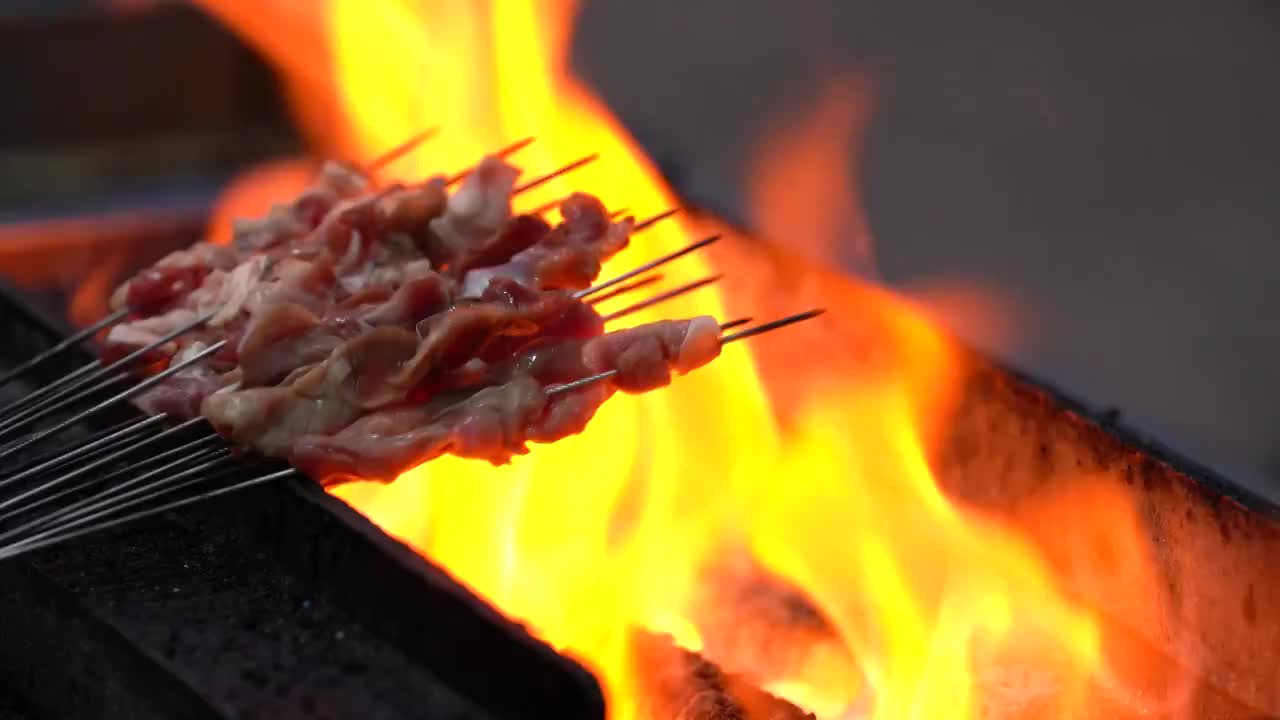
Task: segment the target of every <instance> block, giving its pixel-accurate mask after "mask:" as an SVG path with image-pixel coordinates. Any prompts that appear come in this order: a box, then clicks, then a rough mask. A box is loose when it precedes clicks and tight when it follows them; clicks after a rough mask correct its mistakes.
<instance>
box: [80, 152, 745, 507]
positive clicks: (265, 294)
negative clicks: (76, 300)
mask: <svg viewBox="0 0 1280 720" xmlns="http://www.w3.org/2000/svg"><path fill="white" fill-rule="evenodd" d="M519 175H520V171H519V170H518V169H517V168H516V167H514V166H512V165H510V164H508V163H507V162H506V161H505V160H503V159H502V158H501V157H498V156H489V157H486V158H484V159H483V160H482V161H481V162H480V163H479V164H478V165H477V166H475V167H474V168H473V169H472V170H471V171H470V172H468V173H466V174H465V176H464V177H460V178H455V179H453V180H450V179H447V178H444V177H433V178H430V179H428V180H426V181H424V182H419V183H415V184H412V185H393V186H391V187H385V188H376V187H373V186H372V185H371V184H370V182H369V181H368V179H367V178H366V176H365V174H363V173H362V172H360V171H358V170H356V169H354V168H351V167H349V166H346V165H342V164H338V163H329V164H327V165H326V166H325V167H324V169H323V170H322V171H321V172H320V173H319V175H318V176H317V177H316V178H315V179H314V181H313V182H312V184H311V186H310V187H308V188H307V189H306V190H305V191H304V192H303V193H301V194H300V195H299V196H297V197H296V198H294V199H293V201H292V202H290V203H288V204H286V205H279V206H276V207H274V208H273V209H272V210H271V211H270V212H269V213H268V214H267V215H266V216H265V217H263V218H261V219H256V220H252V221H242V222H240V223H238V224H237V225H236V227H235V231H234V238H233V241H232V243H231V244H230V245H229V246H219V245H213V244H208V243H197V244H196V245H194V246H192V247H190V248H188V249H186V250H182V251H178V252H175V253H173V254H171V255H169V256H167V257H165V258H164V259H162V260H160V261H159V262H157V263H156V264H155V265H154V266H152V267H150V268H147V269H145V270H143V271H142V272H140V273H138V274H137V275H135V276H134V277H133V278H131V279H130V280H128V281H127V282H125V283H124V284H123V285H122V286H121V287H120V288H119V289H118V290H117V291H116V292H115V294H114V295H113V296H112V300H111V302H112V307H113V309H121V308H127V309H128V311H129V313H130V315H129V319H128V320H127V321H126V322H122V323H120V324H117V325H116V326H114V327H113V328H112V329H111V331H110V332H109V334H108V335H107V337H106V338H105V341H104V352H103V354H104V357H105V359H109V358H112V357H117V358H118V357H122V356H124V355H127V354H129V353H135V352H139V351H141V350H143V349H145V350H146V358H145V359H147V360H149V361H150V362H149V364H148V367H150V368H151V369H153V370H155V369H160V368H164V367H170V368H172V367H175V366H178V365H180V364H182V363H183V362H188V364H187V365H186V366H185V367H182V369H181V370H180V371H178V372H176V373H174V374H171V375H169V376H168V377H166V378H165V379H164V380H163V382H160V383H158V384H156V385H154V386H153V387H151V388H150V389H148V390H147V391H146V392H145V393H143V394H141V395H139V396H138V397H136V398H135V402H136V403H137V404H138V405H139V406H140V407H142V408H143V409H144V410H145V411H147V412H149V413H152V414H155V413H161V412H163V413H166V414H168V415H169V416H171V417H179V418H194V417H197V416H203V417H204V418H206V419H207V420H208V421H209V422H210V423H211V424H212V425H213V427H214V428H215V429H217V431H218V432H219V433H220V434H221V435H222V436H223V437H225V438H227V439H228V440H230V441H231V442H232V443H234V444H235V445H237V446H239V447H242V448H248V449H253V450H256V451H258V452H261V453H263V454H266V455H268V456H273V457H278V458H284V459H287V460H288V461H289V462H290V463H292V464H293V465H294V466H295V467H297V468H299V469H300V470H302V471H303V472H305V473H307V474H308V475H310V476H311V477H313V478H314V479H316V480H318V481H320V482H323V483H335V482H342V481H345V480H349V479H380V480H384V481H390V480H392V479H394V478H395V477H396V476H397V475H399V474H400V473H401V472H403V471H404V470H407V469H409V468H411V467H413V466H415V465H417V464H419V463H421V462H424V461H427V460H430V459H433V458H435V457H438V456H440V455H443V454H446V453H448V454H453V455H457V456H461V457H466V458H477V459H485V460H488V461H490V462H491V463H494V464H503V463H507V462H509V461H510V460H511V458H512V457H513V456H515V455H520V454H524V453H526V452H528V449H527V445H528V443H531V442H533V443H549V442H554V441H556V440H558V439H560V438H563V437H566V436H568V435H572V434H575V433H579V432H581V431H582V430H583V429H584V428H585V427H586V425H587V423H588V422H589V421H590V419H591V417H592V416H593V415H594V413H595V411H596V409H597V408H599V407H600V406H601V404H602V403H603V402H605V400H607V399H608V398H609V397H610V396H611V395H612V394H613V393H614V392H616V391H618V390H621V391H623V392H630V393H635V392H644V391H647V390H652V389H655V388H658V387H662V386H664V385H666V384H668V383H669V382H670V378H671V375H672V373H673V372H674V373H676V374H683V373H687V372H689V371H691V370H694V369H696V368H698V367H701V366H702V365H705V364H706V363H708V362H710V361H711V360H713V359H714V358H716V357H717V356H718V355H719V353H720V348H721V343H722V336H721V327H720V325H719V324H718V322H717V321H716V320H715V319H713V318H710V317H696V318H690V319H684V320H669V321H660V322H655V323H649V324H646V325H640V326H637V327H634V328H630V329H627V330H621V331H615V332H605V330H604V321H603V319H602V317H601V316H600V314H599V313H597V312H596V310H595V309H593V307H592V305H591V304H590V303H589V301H588V297H587V296H588V295H589V294H590V292H591V291H592V283H594V282H596V280H597V276H598V275H599V273H600V269H601V265H602V263H603V262H604V261H606V260H607V259H608V258H610V257H612V256H613V255H614V254H616V253H618V252H619V251H620V250H622V249H624V248H625V247H627V245H628V242H629V237H630V234H631V232H632V231H633V229H634V228H635V222H634V220H633V219H632V218H630V217H626V218H621V219H617V220H615V219H613V218H611V216H610V213H609V212H608V210H607V209H606V208H605V206H604V205H603V204H602V203H601V202H600V201H599V200H597V199H596V198H594V197H592V196H590V195H586V194H582V193H578V194H574V195H572V196H570V197H568V198H566V199H565V200H564V201H562V202H561V203H560V204H559V212H560V216H561V219H560V220H559V222H557V223H555V224H552V223H549V222H547V221H546V220H544V219H543V218H542V217H540V216H539V215H536V214H513V213H512V210H511V200H512V194H513V191H514V190H515V189H516V181H517V178H518V177H519ZM597 376H602V377H601V378H599V379H600V381H598V382H587V383H583V382H582V380H583V379H584V378H589V377H597Z"/></svg>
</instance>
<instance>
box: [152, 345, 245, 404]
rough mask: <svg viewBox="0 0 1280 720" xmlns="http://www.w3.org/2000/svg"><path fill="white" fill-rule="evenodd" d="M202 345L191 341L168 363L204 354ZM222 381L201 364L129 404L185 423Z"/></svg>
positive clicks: (219, 388) (218, 387)
mask: <svg viewBox="0 0 1280 720" xmlns="http://www.w3.org/2000/svg"><path fill="white" fill-rule="evenodd" d="M207 348H208V346H207V345H205V344H204V343H202V342H193V343H191V344H190V345H188V346H187V347H185V348H183V349H182V350H180V351H178V352H177V353H175V354H174V356H173V359H172V360H171V361H170V363H171V364H180V363H183V362H186V361H187V360H188V359H190V358H192V357H194V356H195V355H198V354H199V353H201V352H204V350H206V349H207ZM225 384H226V381H225V379H224V378H223V377H222V376H221V375H219V374H218V373H216V372H214V371H213V370H212V369H210V368H209V367H208V365H206V364H203V363H195V364H192V365H190V366H188V367H186V368H183V369H182V370H180V371H178V372H177V373H174V374H173V375H170V376H169V377H167V378H165V379H164V380H163V381H162V382H160V383H159V384H157V385H154V386H152V387H151V388H150V389H148V390H146V391H145V392H143V393H142V394H140V395H138V396H137V397H136V398H134V400H133V402H134V404H135V405H137V406H138V407H139V408H141V409H142V410H143V411H144V412H146V413H148V414H151V415H158V414H160V413H167V414H168V415H169V416H170V417H173V418H176V419H180V420H187V419H190V418H193V417H196V416H197V415H199V414H200V405H201V403H202V402H204V399H205V398H206V397H208V396H209V395H212V394H213V393H215V392H217V391H218V390H221V389H222V388H223V387H224V386H225Z"/></svg>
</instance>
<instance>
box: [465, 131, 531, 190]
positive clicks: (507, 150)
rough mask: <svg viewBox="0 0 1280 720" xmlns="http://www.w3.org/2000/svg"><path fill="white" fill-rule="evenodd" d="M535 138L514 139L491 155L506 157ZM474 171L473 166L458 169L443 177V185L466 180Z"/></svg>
mask: <svg viewBox="0 0 1280 720" xmlns="http://www.w3.org/2000/svg"><path fill="white" fill-rule="evenodd" d="M537 139H538V138H536V137H527V138H524V139H522V140H517V141H515V142H513V143H511V144H510V145H508V146H506V147H504V148H502V149H501V150H499V151H497V152H495V153H494V154H493V155H494V157H500V158H506V157H509V156H510V155H513V154H515V153H516V152H518V151H520V150H523V149H524V148H527V147H529V145H530V144H531V143H532V142H533V141H534V140H537ZM475 171H476V169H475V167H469V168H467V169H466V170H460V171H458V172H457V173H455V174H453V175H451V176H449V177H448V178H446V179H445V185H446V186H450V185H457V184H458V183H460V182H462V181H463V180H466V179H467V178H468V177H469V176H470V175H471V173H473V172H475Z"/></svg>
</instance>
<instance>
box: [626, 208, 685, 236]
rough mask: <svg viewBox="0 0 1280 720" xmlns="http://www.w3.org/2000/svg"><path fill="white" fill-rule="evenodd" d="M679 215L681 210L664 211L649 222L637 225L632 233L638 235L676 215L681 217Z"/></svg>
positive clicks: (632, 229)
mask: <svg viewBox="0 0 1280 720" xmlns="http://www.w3.org/2000/svg"><path fill="white" fill-rule="evenodd" d="M679 214H680V208H671V209H670V210H663V211H662V212H660V213H658V214H657V215H654V216H653V217H651V218H649V219H648V220H644V221H642V222H640V223H638V224H636V226H635V227H633V228H631V232H633V233H638V232H640V231H641V230H648V229H649V228H651V227H653V226H654V225H657V224H658V223H660V222H662V221H663V220H666V219H667V218H669V217H675V216H676V215H679Z"/></svg>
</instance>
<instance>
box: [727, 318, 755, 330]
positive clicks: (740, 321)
mask: <svg viewBox="0 0 1280 720" xmlns="http://www.w3.org/2000/svg"><path fill="white" fill-rule="evenodd" d="M752 320H753V318H750V317H740V318H738V319H737V320H730V321H729V322H722V323H720V332H724V331H725V330H729V329H731V328H736V327H739V326H742V325H746V324H747V323H749V322H751V321H752Z"/></svg>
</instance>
